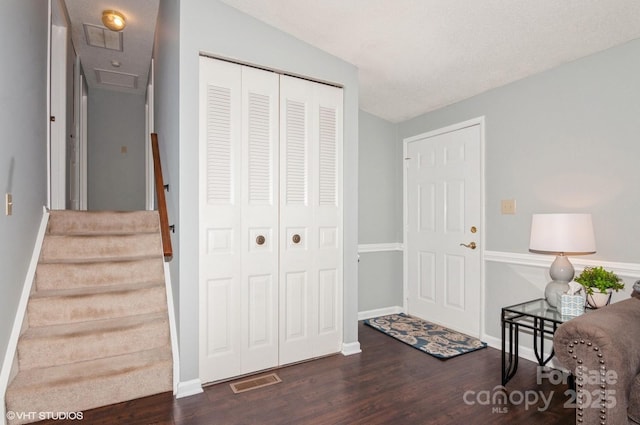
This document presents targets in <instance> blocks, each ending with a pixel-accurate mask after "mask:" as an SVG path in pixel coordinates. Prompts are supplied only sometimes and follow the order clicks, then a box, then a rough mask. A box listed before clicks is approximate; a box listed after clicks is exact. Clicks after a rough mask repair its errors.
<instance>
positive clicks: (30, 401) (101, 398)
mask: <svg viewBox="0 0 640 425" xmlns="http://www.w3.org/2000/svg"><path fill="white" fill-rule="evenodd" d="M172 366H173V365H172V363H171V361H165V362H158V363H155V364H153V365H151V366H149V367H145V368H139V369H134V370H131V371H128V372H126V373H119V374H114V375H113V376H105V377H103V378H102V379H90V380H87V379H83V378H82V377H79V376H74V377H69V379H68V380H66V381H64V382H60V383H58V384H56V385H54V386H51V387H49V388H31V389H20V390H19V391H7V395H6V403H7V411H13V412H78V411H83V410H88V409H92V408H95V407H100V406H106V405H109V404H114V403H120V402H123V401H127V400H133V399H136V398H141V397H146V396H149V395H152V394H158V393H162V392H167V391H171V390H172V384H171V382H172ZM28 422H29V421H19V420H13V421H9V425H21V424H24V423H28ZM80 422H81V421H80Z"/></svg>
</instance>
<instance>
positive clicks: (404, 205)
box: [402, 116, 486, 337]
mask: <svg viewBox="0 0 640 425" xmlns="http://www.w3.org/2000/svg"><path fill="white" fill-rule="evenodd" d="M473 125H479V126H480V226H481V227H480V229H481V231H480V235H479V236H480V243H479V245H480V246H479V247H478V248H479V251H480V252H479V254H480V336H481V337H484V335H485V267H484V251H485V249H484V247H485V239H486V238H485V235H486V219H485V175H484V153H485V124H484V116H481V117H477V118H473V119H470V120H467V121H463V122H460V123H457V124H452V125H449V126H447V127H443V128H439V129H437V130H432V131H428V132H426V133H421V134H417V135H415V136H412V137H407V138H405V139H403V141H402V158H403V161H405V160H406V158H407V148H408V144H409V143H410V142H413V141H416V140H420V139H425V138H429V137H434V136H439V135H441V134H445V133H450V132H452V131H456V130H460V129H463V128H466V127H471V126H473ZM402 165H403V166H402V168H403V173H402V224H403V228H402V233H403V262H402V269H403V279H402V280H403V282H402V283H403V284H402V290H403V297H402V302H403V310H404V311H405V312H406V311H407V308H408V305H407V299H408V298H407V297H408V296H409V278H408V275H409V273H408V271H409V259H408V246H407V245H408V244H407V241H408V237H407V236H408V233H407V232H408V229H409V211H408V198H407V168H406V167H405V166H404V163H403V164H402Z"/></svg>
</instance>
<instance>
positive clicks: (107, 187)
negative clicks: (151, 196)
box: [87, 89, 149, 211]
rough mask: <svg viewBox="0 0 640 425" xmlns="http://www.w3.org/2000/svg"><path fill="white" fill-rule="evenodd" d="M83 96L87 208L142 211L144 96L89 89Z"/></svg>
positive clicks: (143, 192)
mask: <svg viewBox="0 0 640 425" xmlns="http://www.w3.org/2000/svg"><path fill="white" fill-rule="evenodd" d="M87 98H88V105H87V116H88V123H87V173H88V175H87V205H88V209H90V210H119V211H131V210H144V209H145V207H146V204H145V184H146V183H145V179H146V175H145V143H146V142H147V141H148V140H149V138H148V137H145V136H146V135H145V131H146V130H145V118H146V117H145V115H146V113H145V98H144V95H140V94H128V93H121V92H117V91H112V90H101V89H89V93H88V96H87ZM123 147H125V148H126V150H127V152H126V153H122V152H121V150H122V148H123Z"/></svg>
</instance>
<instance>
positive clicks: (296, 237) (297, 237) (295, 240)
mask: <svg viewBox="0 0 640 425" xmlns="http://www.w3.org/2000/svg"><path fill="white" fill-rule="evenodd" d="M291 240H292V241H293V243H300V240H301V238H300V235H298V234H295V235H293V237H292V238H291Z"/></svg>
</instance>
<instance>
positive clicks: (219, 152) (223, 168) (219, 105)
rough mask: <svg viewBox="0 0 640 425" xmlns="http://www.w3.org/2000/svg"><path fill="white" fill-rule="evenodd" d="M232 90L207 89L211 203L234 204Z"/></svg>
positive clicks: (208, 199) (209, 197)
mask: <svg viewBox="0 0 640 425" xmlns="http://www.w3.org/2000/svg"><path fill="white" fill-rule="evenodd" d="M231 160H232V158H231V91H230V90H229V89H228V88H226V87H218V86H214V85H209V86H208V87H207V202H208V203H211V204H230V203H232V199H231Z"/></svg>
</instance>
